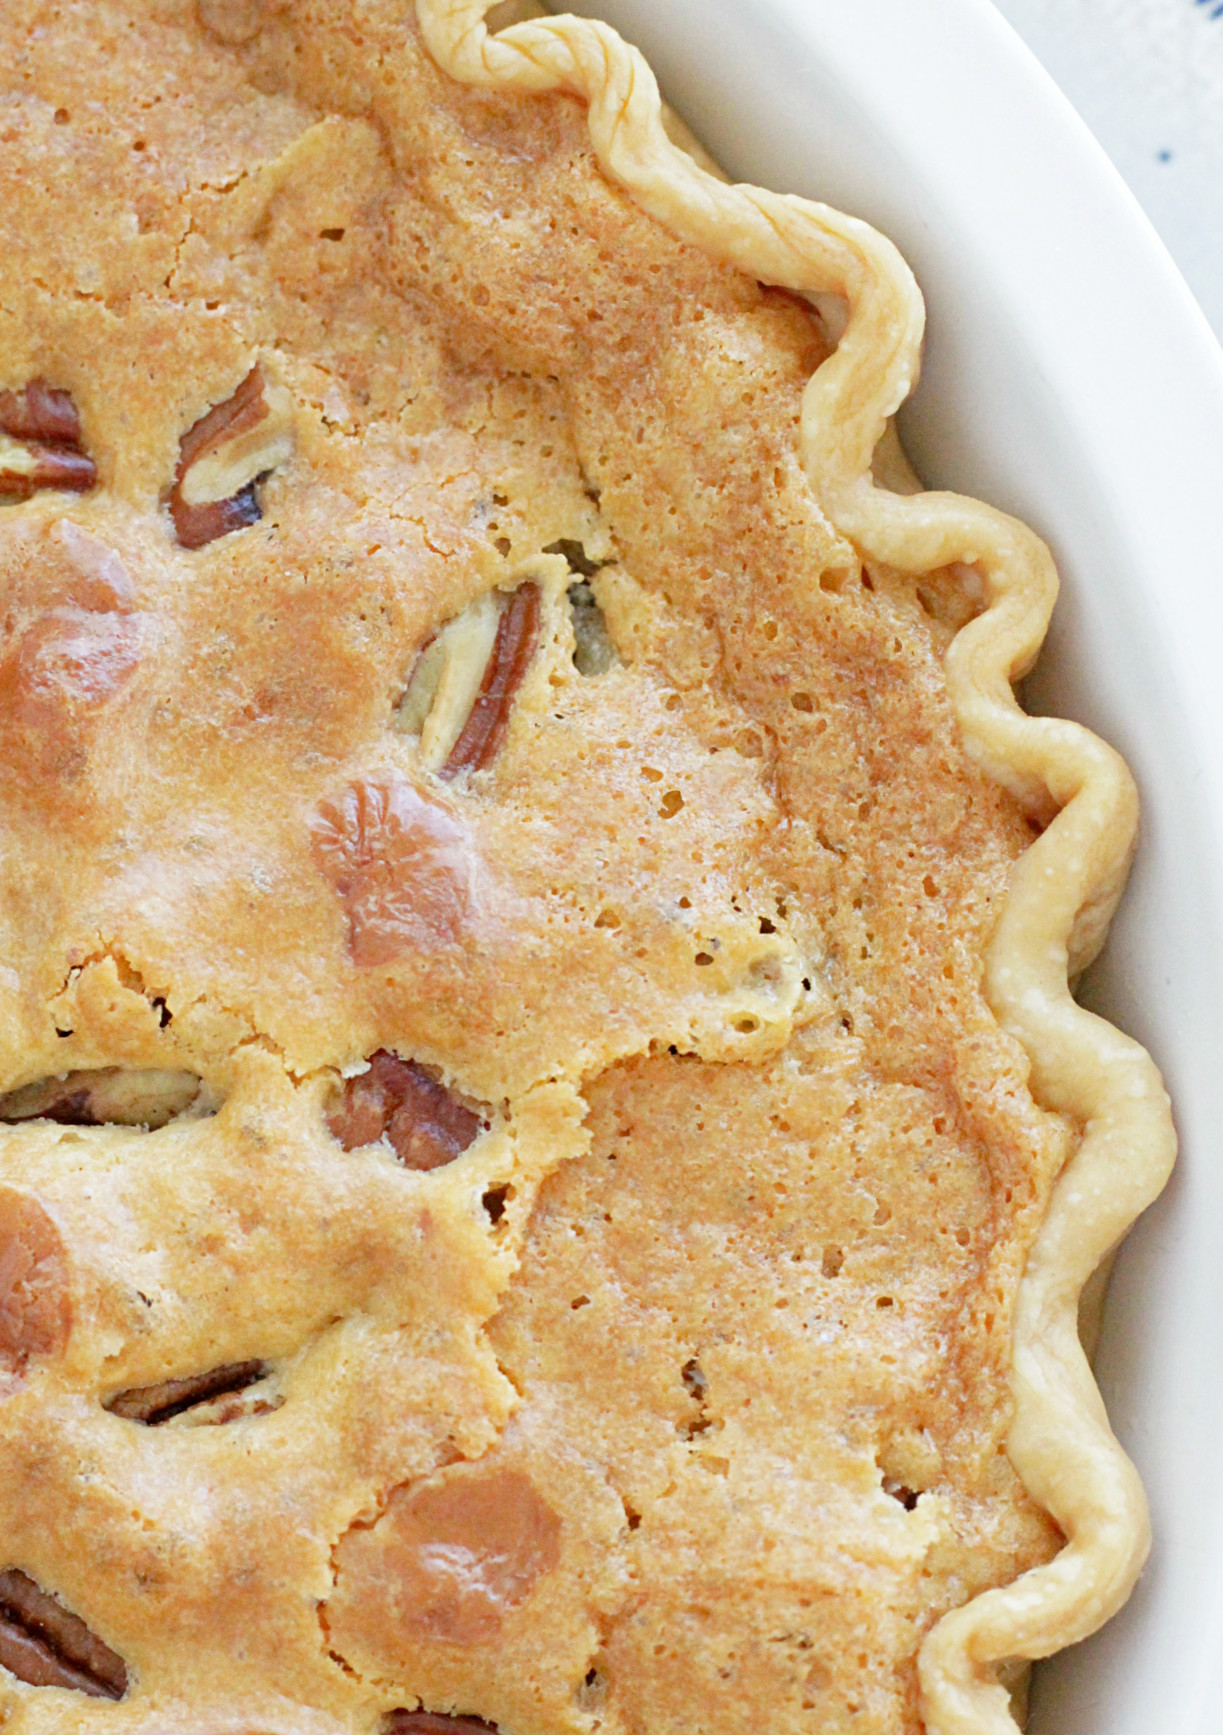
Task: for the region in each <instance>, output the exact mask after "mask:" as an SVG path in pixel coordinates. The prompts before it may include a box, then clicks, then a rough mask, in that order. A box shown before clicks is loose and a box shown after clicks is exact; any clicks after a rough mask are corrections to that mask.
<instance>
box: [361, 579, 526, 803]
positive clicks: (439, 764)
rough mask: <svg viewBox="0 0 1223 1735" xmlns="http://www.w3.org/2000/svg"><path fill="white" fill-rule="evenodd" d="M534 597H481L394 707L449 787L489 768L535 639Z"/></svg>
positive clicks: (433, 649) (446, 633)
mask: <svg viewBox="0 0 1223 1735" xmlns="http://www.w3.org/2000/svg"><path fill="white" fill-rule="evenodd" d="M539 618H540V591H539V586H538V585H537V584H533V583H528V584H522V585H519V587H518V589H517V590H516V591H514V592H513V593H512V594H509V595H507V594H506V593H505V592H503V591H487V592H486V593H485V594H484V595H483V596H481V597H478V598H477V599H476V601H475V602H474V603H472V604H471V606H470V607H469V608H466V609H464V610H463V612H462V614H458V615H456V616H455V617H454V619H453V620H450V621H447V623H446V625H445V626H444V627H442V628H441V630H440V631H439V632H438V633H437V634H436V635H435V636H434V637H433V638H432V639H431V640H430V641H429V643H428V644H427V645H426V646H425V647H424V649H423V650H422V651H421V653H420V656H419V657H418V658H417V661H416V666H415V668H414V669H413V670H412V675H411V678H410V680H409V681H408V685H407V689H406V691H405V692H404V695H403V697H402V699H401V700H400V701H399V704H398V706H397V707H396V725H397V727H398V728H399V729H400V730H402V732H403V733H404V734H409V735H419V736H420V743H421V757H422V760H423V761H424V763H425V765H426V766H427V767H428V769H429V770H431V771H436V772H437V773H438V775H439V776H440V777H443V778H445V779H447V780H449V779H450V778H453V777H457V776H458V775H459V773H460V772H461V771H482V770H483V769H484V768H485V767H486V766H488V765H491V764H492V762H493V760H494V758H495V757H496V754H497V749H498V748H499V747H500V745H501V741H502V738H503V736H504V735H505V731H506V728H507V726H508V724H509V718H510V705H511V703H512V702H513V698H514V694H515V693H516V692H517V691H518V688H519V687H520V686H521V684H522V680H523V677H524V675H525V674H526V672H527V669H528V668H529V667H530V664H531V658H532V657H533V656H534V654H535V645H536V642H537V640H538V637H539Z"/></svg>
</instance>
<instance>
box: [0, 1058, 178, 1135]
mask: <svg viewBox="0 0 1223 1735" xmlns="http://www.w3.org/2000/svg"><path fill="white" fill-rule="evenodd" d="M191 1108H197V1109H199V1110H201V1111H202V1112H205V1113H207V1112H211V1110H212V1099H211V1096H210V1095H209V1094H208V1093H207V1091H206V1090H205V1086H204V1083H203V1080H202V1079H201V1078H200V1077H199V1075H198V1074H197V1073H194V1072H178V1071H172V1070H169V1069H162V1068H159V1067H147V1068H137V1069H133V1070H131V1071H129V1070H127V1069H125V1068H123V1067H120V1066H103V1067H98V1068H97V1069H96V1070H92V1071H85V1072H65V1073H64V1074H62V1076H60V1077H59V1078H40V1079H36V1080H35V1081H34V1083H33V1084H25V1085H22V1087H21V1089H20V1090H10V1091H9V1092H8V1093H7V1094H6V1095H4V1096H0V1121H8V1122H10V1123H12V1122H18V1121H33V1120H41V1121H56V1122H58V1124H59V1125H60V1126H65V1127H100V1126H120V1127H145V1128H147V1129H148V1130H149V1131H150V1132H151V1131H153V1130H155V1129H156V1128H157V1127H164V1126H165V1125H166V1124H167V1123H168V1122H169V1121H172V1120H177V1119H178V1118H179V1116H180V1115H184V1114H186V1113H187V1111H188V1109H191Z"/></svg>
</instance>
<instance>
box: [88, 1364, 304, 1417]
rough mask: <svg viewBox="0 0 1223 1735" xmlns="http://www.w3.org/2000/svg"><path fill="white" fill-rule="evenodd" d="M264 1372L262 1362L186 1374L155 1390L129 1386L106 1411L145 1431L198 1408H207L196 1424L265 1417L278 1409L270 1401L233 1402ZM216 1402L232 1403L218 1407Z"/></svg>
mask: <svg viewBox="0 0 1223 1735" xmlns="http://www.w3.org/2000/svg"><path fill="white" fill-rule="evenodd" d="M267 1372H268V1368H267V1364H266V1362H261V1361H240V1362H228V1363H226V1365H225V1366H224V1367H219V1368H211V1369H210V1370H209V1371H208V1372H207V1373H203V1374H190V1375H188V1377H187V1378H186V1379H181V1380H162V1381H161V1383H160V1384H159V1385H155V1386H133V1387H132V1388H131V1390H130V1391H126V1392H120V1393H119V1394H118V1395H117V1396H116V1397H113V1398H111V1400H110V1402H109V1403H108V1404H107V1406H106V1408H107V1409H108V1410H109V1411H110V1413H111V1415H112V1416H122V1417H123V1418H124V1419H125V1420H126V1421H130V1422H143V1423H144V1424H145V1426H146V1427H149V1428H155V1427H157V1426H159V1424H161V1423H162V1422H169V1421H172V1420H173V1419H174V1418H175V1417H176V1416H181V1415H183V1414H185V1413H186V1412H187V1411H195V1410H197V1409H198V1408H200V1407H201V1406H207V1413H206V1414H205V1415H201V1416H199V1417H198V1418H197V1419H198V1420H200V1421H209V1422H234V1421H237V1420H238V1419H239V1418H240V1417H242V1416H249V1415H267V1414H269V1413H270V1412H271V1411H272V1410H274V1409H276V1408H277V1407H278V1405H277V1404H276V1403H275V1402H274V1401H270V1400H268V1399H266V1398H264V1399H258V1398H256V1399H254V1400H252V1401H248V1402H240V1401H237V1400H239V1399H241V1398H246V1397H247V1396H248V1388H249V1387H251V1386H253V1385H256V1384H257V1383H258V1381H260V1380H262V1379H264V1378H265V1377H266V1375H267ZM218 1399H220V1400H227V1399H232V1400H235V1401H233V1402H220V1403H218V1402H217V1400H218Z"/></svg>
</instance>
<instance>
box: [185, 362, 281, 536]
mask: <svg viewBox="0 0 1223 1735" xmlns="http://www.w3.org/2000/svg"><path fill="white" fill-rule="evenodd" d="M292 452H293V405H292V401H291V399H290V397H289V394H288V392H286V391H285V390H284V388H283V387H281V386H269V385H268V384H267V382H266V381H265V380H264V377H263V375H262V373H261V372H260V370H259V369H258V368H257V367H254V368H252V369H251V371H250V373H248V374H247V376H246V378H245V379H244V380H243V381H242V383H241V385H239V386H238V388H237V390H236V391H235V392H234V394H233V396H232V397H229V398H226V400H225V402H224V403H222V404H217V405H216V406H215V407H214V408H213V409H211V410H209V411H208V412H207V413H206V414H205V415H202V416H201V417H200V419H199V421H198V422H195V423H193V424H192V426H191V427H190V428H188V429H187V432H186V433H185V434H184V435H183V437H182V439H181V440H180V441H179V443H178V469H177V470H176V471H175V475H174V486H173V488H172V489H171V490H170V516H171V518H172V519H173V520H174V529H175V533H176V534H177V536H178V540H179V542H180V543H181V545H182V546H183V547H184V548H203V547H204V545H205V544H206V543H209V542H215V541H216V539H217V537H219V536H227V535H228V534H229V532H230V531H231V530H241V529H243V528H244V527H245V526H246V525H248V524H256V523H258V521H259V519H260V518H261V517H262V515H263V514H262V512H261V511H260V508H259V501H258V498H257V496H256V493H255V486H256V484H257V483H258V482H261V481H262V480H263V478H264V477H265V476H266V475H267V474H268V472H269V471H271V470H274V469H275V468H276V466H277V465H278V464H283V463H284V462H285V460H286V459H287V458H289V457H290V456H291V455H292Z"/></svg>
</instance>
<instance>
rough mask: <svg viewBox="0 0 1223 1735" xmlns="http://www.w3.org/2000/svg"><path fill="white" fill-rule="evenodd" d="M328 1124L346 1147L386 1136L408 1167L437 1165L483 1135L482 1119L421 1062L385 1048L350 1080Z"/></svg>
mask: <svg viewBox="0 0 1223 1735" xmlns="http://www.w3.org/2000/svg"><path fill="white" fill-rule="evenodd" d="M327 1127H328V1130H329V1131H330V1133H331V1135H332V1137H333V1138H335V1139H338V1140H339V1142H340V1144H342V1145H343V1147H344V1149H345V1150H346V1151H352V1150H356V1149H357V1148H358V1147H359V1146H361V1145H376V1144H377V1143H378V1142H379V1140H380V1139H385V1140H386V1142H387V1143H388V1144H389V1145H390V1147H391V1149H392V1150H393V1151H394V1152H395V1155H396V1156H397V1157H398V1158H399V1160H400V1162H401V1163H402V1164H403V1165H404V1167H405V1168H407V1169H438V1168H441V1167H442V1165H443V1164H445V1163H452V1162H453V1161H454V1159H455V1158H456V1157H458V1156H461V1155H462V1154H463V1152H464V1151H465V1150H466V1149H467V1147H468V1146H469V1145H470V1144H471V1143H472V1142H473V1141H474V1140H475V1139H476V1138H478V1137H479V1135H480V1132H481V1131H482V1122H481V1120H480V1118H479V1116H478V1115H475V1114H473V1113H472V1111H471V1110H470V1109H469V1108H468V1107H467V1106H466V1104H464V1103H461V1102H459V1100H458V1099H457V1097H454V1096H452V1095H451V1094H450V1092H449V1091H448V1090H447V1089H446V1087H445V1085H444V1084H440V1083H439V1082H438V1080H437V1079H435V1078H433V1077H431V1076H430V1074H429V1073H427V1072H426V1071H425V1069H424V1068H423V1067H422V1066H419V1065H418V1064H417V1063H416V1061H414V1060H401V1059H400V1057H399V1056H398V1055H397V1054H390V1053H388V1052H387V1050H386V1049H385V1048H380V1049H379V1050H378V1052H377V1053H376V1054H371V1055H370V1058H369V1070H368V1071H367V1072H363V1073H359V1074H358V1075H357V1077H356V1078H350V1079H347V1080H345V1083H344V1087H343V1089H342V1090H341V1091H340V1092H339V1093H338V1097H337V1099H336V1100H335V1101H334V1102H333V1103H332V1105H331V1106H330V1107H329V1108H328V1110H327Z"/></svg>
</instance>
